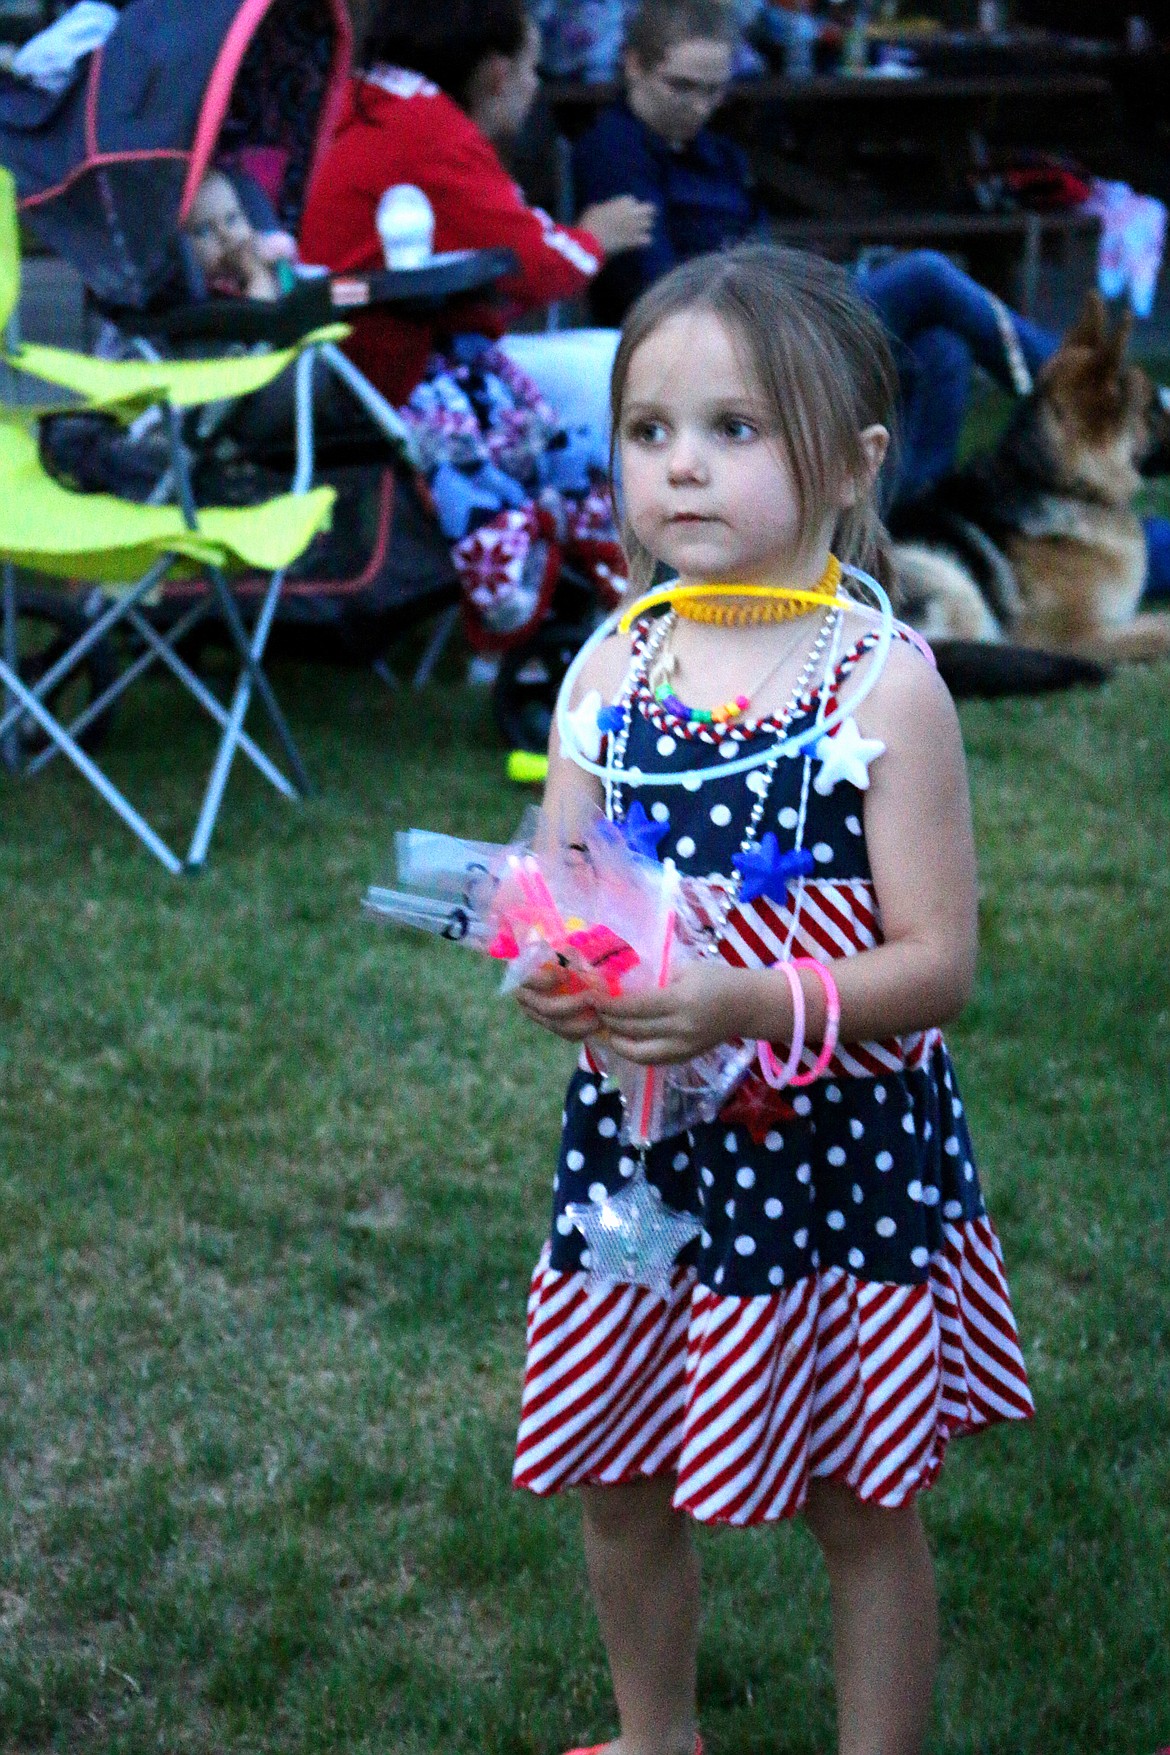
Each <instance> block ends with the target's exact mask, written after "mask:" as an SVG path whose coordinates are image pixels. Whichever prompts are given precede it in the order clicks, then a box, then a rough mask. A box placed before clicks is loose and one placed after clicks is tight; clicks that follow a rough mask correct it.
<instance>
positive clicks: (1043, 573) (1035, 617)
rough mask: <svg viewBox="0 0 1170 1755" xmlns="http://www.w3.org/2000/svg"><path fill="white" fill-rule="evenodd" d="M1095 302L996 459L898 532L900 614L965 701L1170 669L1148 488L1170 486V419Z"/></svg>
mask: <svg viewBox="0 0 1170 1755" xmlns="http://www.w3.org/2000/svg"><path fill="white" fill-rule="evenodd" d="M1129 332H1130V322H1129V319H1128V318H1125V319H1123V320H1122V321H1120V322H1119V323H1117V324H1116V325H1115V326H1113V327H1112V328H1111V327H1110V325H1109V323H1108V320H1107V317H1106V312H1105V307H1104V305H1103V304H1102V302H1101V299H1100V298H1099V296H1098V295H1097V294H1096V293H1093V294H1091V295H1090V297H1089V298H1088V300H1087V301H1086V304H1085V307H1084V310H1083V311H1082V313H1081V316H1080V317H1079V318H1078V319H1077V322H1076V323H1075V324H1074V325H1073V327H1072V328H1071V329H1070V330H1069V332H1068V333H1067V335H1065V337H1064V339H1063V341H1062V342H1061V345H1060V348H1059V349H1058V351H1057V352H1056V353H1055V354H1054V355H1053V357H1052V358H1051V359H1050V360H1049V361H1048V362H1047V363H1046V364H1045V365H1044V366H1043V367H1042V368H1041V370H1040V372H1039V373H1038V375H1037V379H1036V382H1035V385H1034V387H1033V389H1032V391H1031V393H1030V394H1029V395H1027V396H1025V397H1024V398H1023V399H1022V400H1021V401H1020V402H1019V403H1018V404H1017V406H1016V408H1015V411H1014V413H1013V415H1012V418H1011V420H1010V422H1009V424H1008V427H1007V430H1006V431H1005V433H1004V435H1003V437H1002V439H1001V440H1000V442H999V444H998V445H997V446H996V447H995V449H994V450H993V451H992V452H991V453H990V454H989V455H987V456H985V457H981V458H979V459H977V460H976V461H975V462H974V463H972V464H970V465H969V466H968V467H967V468H965V469H963V470H960V471H959V472H958V473H956V474H955V475H952V476H950V477H949V478H948V479H947V480H946V481H944V482H942V483H940V485H939V486H938V487H937V488H935V489H934V490H933V491H932V492H931V493H930V494H928V495H927V496H925V497H924V498H923V499H922V500H919V501H916V502H915V503H914V504H913V505H911V506H908V507H906V508H905V509H904V510H902V511H901V513H900V514H897V515H895V516H894V517H893V518H892V519H891V521H890V522H891V534H892V536H893V538H894V543H893V547H892V552H891V556H890V559H891V562H892V569H893V573H894V577H895V585H896V607H897V609H898V611H899V613H900V614H901V615H902V616H903V617H904V618H905V619H906V620H907V621H909V622H910V623H911V624H912V625H913V626H914V627H916V628H918V629H919V631H920V632H922V633H923V634H925V635H926V637H927V638H928V639H929V640H930V641H931V642H932V644H934V645H935V648H936V651H937V653H938V656H939V663H940V668H941V669H942V671H943V674H944V675H945V676H946V677H947V680H948V681H949V682H950V683H951V686H952V687H953V688H955V689H956V692H958V693H970V694H1001V693H1013V692H1017V691H1019V692H1027V691H1030V690H1034V689H1044V688H1060V687H1064V686H1067V685H1068V684H1069V683H1072V682H1077V681H1099V680H1101V678H1102V677H1103V676H1104V675H1106V674H1107V669H1106V667H1108V666H1111V665H1113V664H1115V663H1118V662H1122V661H1141V660H1148V659H1157V658H1166V657H1170V615H1158V614H1149V613H1145V614H1143V613H1141V612H1140V611H1139V610H1138V603H1139V601H1140V599H1141V595H1142V588H1143V584H1144V581H1145V573H1146V546H1145V539H1144V535H1143V531H1142V525H1141V520H1140V518H1139V517H1138V515H1137V513H1136V512H1135V511H1134V509H1133V501H1134V497H1135V495H1136V494H1137V491H1138V489H1139V487H1140V486H1141V483H1142V479H1143V477H1146V476H1154V475H1164V474H1167V473H1170V411H1168V410H1167V408H1166V406H1165V403H1164V401H1163V398H1162V397H1161V395H1160V394H1159V391H1158V389H1157V387H1156V386H1155V385H1154V384H1153V383H1152V382H1151V380H1150V379H1149V378H1148V377H1147V376H1146V374H1145V372H1143V371H1142V370H1141V368H1140V367H1139V366H1136V365H1133V364H1131V363H1130V362H1129V361H1128V360H1127V358H1126V352H1127V348H1128V344H1129Z"/></svg>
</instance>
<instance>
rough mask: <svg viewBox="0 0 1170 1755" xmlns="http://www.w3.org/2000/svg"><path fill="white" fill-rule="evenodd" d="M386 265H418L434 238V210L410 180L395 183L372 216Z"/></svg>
mask: <svg viewBox="0 0 1170 1755" xmlns="http://www.w3.org/2000/svg"><path fill="white" fill-rule="evenodd" d="M375 224H376V225H377V227H378V236H379V237H380V238H381V240H382V254H383V255H384V256H385V258H386V266H387V268H421V267H422V266H423V264H424V263H425V262H428V261H429V260H430V257H431V250H432V247H433V245H434V241H435V210H434V208H433V207H432V206H431V204H430V202H429V201H428V200H427V198H426V196H425V195H424V193H423V191H422V190H421V189H419V188H417V187H416V186H415V184H413V183H395V185H394V187H393V188H392V189H387V191H386V193H385V194H384V195H383V197H382V199H381V200H380V201H379V203H378V211H377V214H376V215H375Z"/></svg>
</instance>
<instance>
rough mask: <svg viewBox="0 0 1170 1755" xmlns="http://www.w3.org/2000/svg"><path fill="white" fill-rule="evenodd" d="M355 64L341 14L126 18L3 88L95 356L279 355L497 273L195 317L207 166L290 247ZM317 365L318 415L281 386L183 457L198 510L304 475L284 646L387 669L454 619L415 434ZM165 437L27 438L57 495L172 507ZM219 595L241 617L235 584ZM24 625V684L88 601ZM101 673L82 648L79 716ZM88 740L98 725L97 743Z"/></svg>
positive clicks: (94, 431) (328, 8)
mask: <svg viewBox="0 0 1170 1755" xmlns="http://www.w3.org/2000/svg"><path fill="white" fill-rule="evenodd" d="M351 49H352V43H351V31H350V24H349V18H348V13H347V11H346V7H345V5H344V3H343V0H201V4H200V5H199V6H176V5H175V4H174V3H173V0H128V3H127V4H125V5H124V6H123V8H122V10H121V12H120V14H118V15H117V16H116V18H113V19H112V29H111V30H110V31H109V34H108V35H107V36H106V39H105V41H104V42H103V43H101V44H99V45H98V46H97V47H95V48H92V49H91V50H90V52H88V53H86V54H84V55H82V56H81V57H80V58H79V59H78V60H77V62H76V64H74V65H73V66H71V67H66V68H65V69H64V71H63V73H62V74H61V75H60V76H59V77H58V78H57V80H56V81H55V84H54V85H53V86H52V87H50V86H46V85H43V84H34V83H31V82H30V81H28V80H26V79H22V78H19V77H14V76H12V75H0V162H2V163H3V164H4V165H5V166H6V167H7V168H9V169H10V170H11V171H12V173H13V175H14V177H15V179H16V184H17V190H18V194H19V198H20V209H21V217H22V219H23V221H24V222H25V224H26V225H27V227H28V228H29V229H30V230H31V231H32V232H34V233H35V234H36V235H37V236H38V237H39V238H40V239H41V240H42V241H43V242H44V243H45V244H46V245H48V246H49V247H50V249H51V250H53V251H54V252H55V253H56V254H57V255H59V256H60V257H63V258H64V259H65V260H66V261H67V262H69V263H70V265H71V266H72V267H73V268H74V269H75V270H76V271H77V272H78V274H79V275H80V276H81V278H82V280H83V282H84V285H85V287H86V291H87V304H88V310H89V313H90V315H91V317H92V319H93V320H94V322H95V323H100V324H102V325H103V326H104V329H105V336H106V339H107V342H108V339H109V337H110V335H111V334H114V333H116V334H117V335H118V336H120V337H121V338H122V340H121V346H122V347H123V348H124V350H125V351H126V352H128V353H131V354H136V355H138V356H140V357H144V358H150V357H151V356H152V355H157V354H164V355H172V354H174V353H176V352H177V353H182V354H186V353H190V352H192V351H194V352H196V353H200V352H213V353H214V352H223V351H225V350H229V349H238V348H252V347H255V346H258V345H259V346H265V347H274V348H275V347H280V346H283V345H287V344H290V343H292V342H295V341H297V340H299V339H300V338H301V337H303V336H304V335H306V334H308V333H310V332H314V331H317V330H319V329H321V327H322V326H323V325H328V324H329V323H331V322H337V321H338V320H344V318H345V316H346V314H347V313H348V312H352V311H353V310H355V309H357V308H360V307H363V306H367V305H370V304H374V303H391V304H394V305H395V306H397V307H398V308H400V309H402V310H404V311H406V312H411V311H420V310H433V309H434V308H435V307H436V306H441V305H448V304H451V303H453V302H454V301H457V300H458V299H459V298H461V297H463V296H465V295H468V294H470V293H472V292H476V291H482V289H484V288H485V287H488V286H490V285H491V284H492V283H493V282H494V281H496V280H498V279H499V278H500V277H501V276H502V275H504V274H506V273H507V272H508V271H509V270H510V269H511V268H512V266H513V262H512V258H511V256H510V254H509V253H508V252H506V251H498V250H497V251H490V250H489V251H476V252H466V253H460V255H459V256H458V257H455V258H436V259H434V260H433V261H432V262H431V263H429V264H427V265H425V266H423V267H422V268H419V269H415V270H407V271H395V272H384V273H376V274H368V275H350V276H345V277H341V278H330V277H328V276H324V275H318V276H314V277H312V278H302V279H300V280H298V281H297V283H296V284H295V286H293V287H292V289H291V290H289V291H288V292H287V293H286V294H285V296H283V297H282V298H281V299H279V300H278V301H276V302H274V303H269V302H266V301H253V300H249V299H236V298H231V299H225V298H220V297H215V296H209V295H208V289H207V288H206V287H205V286H204V285H202V284H201V283H200V277H199V275H198V272H197V269H196V266H195V263H194V260H193V258H192V256H191V255H190V253H189V251H188V249H187V248H186V247H185V240H184V237H183V233H182V229H181V227H182V220H183V218H184V215H185V213H186V212H187V210H188V209H189V208H190V205H191V203H192V201H193V199H194V197H195V194H196V192H197V191H198V189H199V187H200V184H201V182H202V180H203V178H204V176H205V174H206V172H207V170H208V168H209V166H210V165H211V164H212V162H213V160H214V161H216V162H217V163H219V164H225V163H226V164H227V165H228V166H229V167H231V170H232V173H233V175H238V176H239V179H240V186H241V190H244V189H246V190H247V191H248V196H249V199H250V200H251V201H253V202H256V203H259V204H260V205H261V206H263V204H264V203H266V202H267V203H268V204H269V211H270V215H271V217H270V221H269V223H270V224H271V225H272V226H273V227H275V226H277V225H280V226H283V227H285V228H287V229H288V230H289V231H292V232H294V233H295V231H296V229H297V225H298V222H299V218H300V213H301V208H302V205H303V201H304V197H305V193H306V191H307V188H308V186H309V182H310V180H311V177H312V174H313V169H314V165H315V162H316V159H317V157H318V155H319V153H320V151H321V149H322V146H323V144H324V142H325V141H326V140H327V138H328V134H329V129H330V127H331V121H332V116H333V114H334V111H335V106H336V103H337V101H338V98H339V96H340V92H341V87H342V82H343V80H344V79H345V77H346V75H347V74H348V71H349V66H350V59H351ZM261 223H263V221H262V222H261ZM315 358H316V360H317V362H318V377H319V378H320V377H321V376H322V375H324V376H325V377H327V379H328V380H329V381H328V383H327V384H321V383H318V384H316V385H315V386H314V397H313V403H312V406H311V407H309V408H305V407H303V406H302V407H300V408H299V409H298V408H297V407H296V405H295V403H294V398H293V395H292V393H291V392H292V386H291V384H290V385H289V386H287V387H286V388H287V389H288V392H289V394H288V395H287V396H286V397H285V399H284V400H285V403H286V405H287V406H286V408H285V409H284V411H283V413H284V417H285V418H279V416H280V414H281V410H280V407H279V399H277V402H278V406H277V409H276V414H275V415H274V414H273V412H272V411H271V410H270V411H269V412H268V414H267V416H266V417H265V418H262V419H261V420H260V421H259V422H257V421H256V420H255V419H251V420H243V421H242V422H241V419H240V411H239V410H238V409H234V408H233V409H223V408H220V409H217V410H215V411H214V412H213V414H212V415H211V416H210V417H209V416H207V415H206V414H203V413H201V414H199V415H198V416H193V417H192V418H190V419H188V420H185V421H184V425H183V432H182V444H183V446H184V447H185V450H186V453H187V455H188V457H189V460H190V465H191V471H190V473H191V482H192V485H193V488H194V493H195V498H196V500H198V501H200V502H203V501H212V502H215V503H220V504H237V503H238V504H246V503H251V502H252V501H255V500H258V499H261V498H263V497H264V495H265V493H266V492H268V491H271V489H272V487H273V485H274V484H275V483H281V484H282V485H287V480H288V478H289V476H290V475H291V474H292V472H293V470H294V469H295V467H296V466H297V464H298V463H300V464H302V465H303V464H304V462H305V460H306V452H307V453H308V455H309V457H310V459H311V461H312V462H313V463H314V464H315V468H316V474H317V476H318V478H319V479H323V480H325V481H327V482H329V483H330V484H331V485H333V486H334V487H335V488H336V489H337V493H338V511H337V514H336V516H335V519H334V525H333V530H332V531H330V532H325V533H323V534H322V535H321V536H320V537H319V538H318V539H317V540H316V541H315V542H314V543H313V545H312V547H311V548H310V550H309V551H308V553H307V554H306V555H305V556H304V558H303V560H302V561H301V562H300V563H299V564H298V565H297V567H296V568H295V569H293V571H292V573H291V575H290V577H289V579H288V581H287V582H286V584H285V587H284V592H283V595H282V599H281V606H280V610H279V621H280V624H281V625H282V626H283V627H284V628H285V629H286V630H288V631H289V633H290V634H291V635H292V636H293V637H295V638H296V640H297V642H298V644H300V645H301V646H302V647H304V648H307V649H308V650H310V651H312V652H314V653H325V654H328V655H330V656H337V655H342V656H347V657H350V658H359V659H362V660H364V661H369V662H375V663H380V662H381V661H382V659H383V654H384V652H385V649H386V647H387V646H388V645H389V644H390V643H391V642H392V641H393V640H395V639H397V638H398V637H399V636H400V635H401V634H402V633H403V632H404V631H405V630H406V629H408V628H409V627H410V626H411V625H413V624H414V623H416V622H418V621H421V620H423V619H425V618H428V617H433V616H434V615H435V613H436V612H437V611H441V610H445V609H447V608H448V607H449V606H450V605H452V604H453V603H454V602H455V601H456V598H457V595H458V581H457V577H456V575H455V572H454V569H453V567H452V564H451V559H450V554H449V550H448V547H447V545H446V543H445V542H444V541H443V540H442V538H441V536H440V534H439V531H438V529H437V527H436V525H435V523H434V520H433V518H432V517H431V515H430V511H429V508H428V506H427V504H426V502H425V496H424V495H422V494H420V491H419V485H418V480H417V476H416V472H415V470H414V468H413V464H412V454H411V443H410V435H409V432H408V430H407V429H406V428H405V427H404V425H403V423H402V421H401V420H400V419H399V417H398V416H397V414H396V412H395V411H394V409H393V408H392V407H390V405H389V404H388V403H387V402H386V401H385V400H384V399H383V398H382V397H381V396H380V395H379V394H378V392H377V391H376V390H375V389H374V387H373V386H372V385H370V384H369V383H368V381H367V380H366V379H365V378H363V377H362V376H361V374H360V373H358V372H357V371H356V370H355V368H354V367H353V366H352V365H351V364H350V362H349V361H348V360H347V359H346V357H345V356H344V354H342V353H341V352H340V350H339V349H338V347H337V346H336V345H335V344H333V343H329V344H327V345H324V346H322V347H319V348H318V349H317V350H316V354H315ZM323 410H324V418H322V411H323ZM251 413H252V414H253V415H254V414H255V410H253V411H251ZM298 416H299V417H300V418H299V419H298ZM241 434H242V435H243V436H240V435H241ZM169 437H170V436H168V435H166V434H165V433H160V432H159V431H157V430H154V431H153V432H152V431H151V429H150V424H149V422H147V423H145V424H144V425H140V426H139V428H137V429H135V428H132V429H131V430H130V432H129V433H127V432H126V431H124V429H122V428H120V427H118V426H117V424H116V423H115V422H113V421H112V420H104V419H103V418H102V417H100V416H95V415H93V414H92V413H89V412H84V413H78V414H65V415H59V416H56V417H54V419H53V420H52V421H51V422H47V423H45V424H44V426H43V428H42V453H43V455H44V457H45V460H46V462H47V463H48V464H49V466H50V467H51V468H52V469H53V471H54V473H57V474H59V475H60V476H62V477H63V478H64V479H65V480H67V481H69V482H70V483H71V484H72V485H75V486H80V487H82V488H93V489H97V490H106V491H112V492H115V493H118V494H120V495H123V496H128V497H136V498H140V499H147V498H151V497H154V498H157V497H159V496H160V495H161V494H165V493H166V492H167V487H168V483H167V457H168V443H169ZM171 485H173V484H171ZM199 589H200V587H199V584H198V582H197V581H196V582H195V583H193V584H191V583H189V584H187V585H185V586H177V587H168V588H167V589H166V590H165V591H164V592H163V594H162V596H161V598H160V600H159V601H158V603H157V604H156V605H155V606H154V607H153V608H152V610H151V615H152V618H154V619H155V620H156V621H157V622H158V623H160V624H167V623H168V622H169V623H170V624H171V625H173V624H174V622H175V621H176V620H177V619H178V618H179V617H181V616H186V615H189V613H190V602H191V597H192V594H197V593H198V591H199ZM235 589H236V593H237V595H238V596H240V597H241V598H244V599H246V597H247V595H248V592H249V589H250V583H249V581H248V580H247V579H244V580H243V581H241V582H238V583H237V585H236V588H235ZM254 589H255V590H256V591H257V592H258V591H259V589H260V581H258V580H257V581H256V582H255V586H254ZM18 607H19V610H20V612H21V614H22V617H23V619H24V620H25V621H26V622H28V623H32V624H35V625H36V628H37V629H39V630H40V631H39V633H37V632H34V633H33V634H32V635H31V636H30V635H27V634H26V636H25V637H24V638H22V641H21V648H22V654H23V656H22V663H23V664H24V666H25V667H26V669H27V672H28V674H29V675H30V676H31V677H33V678H35V677H36V675H37V674H38V673H43V671H44V670H45V669H46V667H47V665H48V664H49V663H51V662H52V660H53V658H54V657H55V655H56V653H57V651H58V650H59V649H60V648H61V646H62V644H63V643H68V641H69V640H70V639H72V638H73V637H75V636H76V633H77V624H78V620H79V618H81V619H84V617H85V616H86V614H87V613H88V608H87V603H86V600H84V599H83V600H81V601H80V602H78V600H77V598H76V597H75V596H70V595H63V594H61V593H59V592H52V593H47V592H39V591H38V592H26V593H23V594H22V596H21V601H20V604H19V606H18ZM209 619H210V620H212V621H213V620H214V617H211V618H209ZM111 667H112V657H111V654H110V653H109V651H108V650H105V649H103V647H102V646H101V645H100V644H99V645H97V646H95V647H94V648H93V649H92V650H91V652H90V654H89V659H88V664H87V666H86V669H85V674H86V676H87V677H88V681H89V687H90V691H91V694H96V693H97V692H98V691H99V690H104V689H105V687H106V685H107V683H108V681H109V676H110V672H111ZM384 673H385V674H388V673H386V672H384ZM101 729H102V720H101V717H100V716H98V717H97V718H96V719H94V720H93V721H92V722H91V723H90V724H89V726H88V736H89V737H90V739H94V738H95V737H97V736H99V735H100V731H101Z"/></svg>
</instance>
